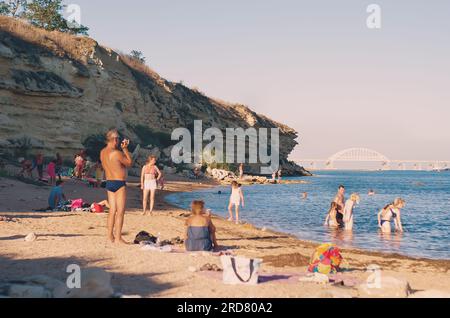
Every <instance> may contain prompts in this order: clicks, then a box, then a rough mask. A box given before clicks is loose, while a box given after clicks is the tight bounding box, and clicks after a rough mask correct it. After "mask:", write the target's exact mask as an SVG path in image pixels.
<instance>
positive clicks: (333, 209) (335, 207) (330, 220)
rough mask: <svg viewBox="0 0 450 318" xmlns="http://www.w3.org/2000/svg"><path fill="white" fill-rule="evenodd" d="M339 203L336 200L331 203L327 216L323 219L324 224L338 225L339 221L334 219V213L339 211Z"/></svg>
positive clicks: (334, 226)
mask: <svg viewBox="0 0 450 318" xmlns="http://www.w3.org/2000/svg"><path fill="white" fill-rule="evenodd" d="M339 209H340V208H339V205H338V204H337V203H336V202H332V203H331V207H330V210H329V211H328V214H327V217H326V219H325V223H324V225H325V226H328V227H332V228H337V227H339V222H338V221H337V219H336V214H337V212H338V211H339Z"/></svg>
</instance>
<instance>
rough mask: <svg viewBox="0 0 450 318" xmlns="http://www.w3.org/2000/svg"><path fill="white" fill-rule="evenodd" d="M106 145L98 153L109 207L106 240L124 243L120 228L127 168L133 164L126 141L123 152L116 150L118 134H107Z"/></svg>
mask: <svg viewBox="0 0 450 318" xmlns="http://www.w3.org/2000/svg"><path fill="white" fill-rule="evenodd" d="M106 139H107V145H106V147H105V148H104V149H103V150H102V152H101V153H100V160H101V162H102V165H103V168H104V170H105V176H106V180H107V182H106V190H107V191H108V202H109V205H110V210H109V215H108V239H109V241H111V242H113V243H122V244H126V242H125V241H124V240H123V238H122V228H123V222H124V216H125V207H126V201H127V190H126V177H127V170H126V169H127V167H130V166H131V165H132V163H133V161H132V158H131V155H130V153H129V152H128V144H129V141H128V140H124V141H123V142H122V144H121V148H122V150H123V151H120V150H118V148H117V147H118V144H119V134H118V133H117V131H115V130H112V131H110V132H108V134H107V136H106Z"/></svg>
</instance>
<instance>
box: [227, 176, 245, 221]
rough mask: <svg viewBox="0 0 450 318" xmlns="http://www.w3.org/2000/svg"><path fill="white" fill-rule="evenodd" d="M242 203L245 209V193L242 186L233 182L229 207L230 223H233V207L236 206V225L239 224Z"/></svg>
mask: <svg viewBox="0 0 450 318" xmlns="http://www.w3.org/2000/svg"><path fill="white" fill-rule="evenodd" d="M241 203H242V207H245V201H244V193H243V192H242V189H241V185H240V184H239V183H237V182H236V181H233V182H232V183H231V197H230V204H229V205H228V212H229V213H230V217H229V218H228V221H230V222H232V221H233V206H234V207H235V211H236V224H239V207H240V206H241Z"/></svg>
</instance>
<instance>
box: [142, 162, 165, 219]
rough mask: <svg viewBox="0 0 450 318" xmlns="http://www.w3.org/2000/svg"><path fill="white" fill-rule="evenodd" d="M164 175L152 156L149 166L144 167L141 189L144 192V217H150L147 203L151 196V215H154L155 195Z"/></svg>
mask: <svg viewBox="0 0 450 318" xmlns="http://www.w3.org/2000/svg"><path fill="white" fill-rule="evenodd" d="M161 176H162V174H161V171H159V169H158V167H157V166H156V157H155V156H150V157H149V158H148V160H147V164H146V165H145V166H144V167H142V173H141V189H142V191H143V202H142V206H143V210H144V213H143V215H148V212H147V203H148V197H149V196H150V215H152V214H153V208H154V206H155V194H156V189H157V188H158V181H159V179H160V178H161Z"/></svg>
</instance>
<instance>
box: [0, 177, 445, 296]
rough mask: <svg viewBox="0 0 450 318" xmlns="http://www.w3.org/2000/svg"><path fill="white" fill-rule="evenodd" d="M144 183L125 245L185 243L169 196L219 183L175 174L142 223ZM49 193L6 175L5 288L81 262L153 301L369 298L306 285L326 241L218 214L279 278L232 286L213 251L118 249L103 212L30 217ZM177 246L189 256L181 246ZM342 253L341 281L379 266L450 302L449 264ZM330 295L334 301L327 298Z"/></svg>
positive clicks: (80, 189) (268, 273) (74, 191)
mask: <svg viewBox="0 0 450 318" xmlns="http://www.w3.org/2000/svg"><path fill="white" fill-rule="evenodd" d="M137 182H138V181H137V180H136V179H134V178H130V182H129V197H128V202H129V204H128V207H127V214H126V217H125V224H124V231H123V234H124V238H125V239H126V240H127V241H132V240H134V237H135V235H136V234H137V233H139V232H140V231H142V230H145V231H147V232H149V233H151V234H154V235H156V234H158V235H159V234H161V239H162V240H166V239H168V240H170V239H172V238H175V237H177V236H178V237H182V236H183V235H184V231H185V224H184V222H185V220H186V217H187V215H188V213H187V210H184V209H181V208H178V207H174V206H173V205H172V204H170V203H168V202H166V199H165V198H166V197H167V195H169V194H175V193H179V192H190V191H191V192H192V191H196V190H200V189H211V188H214V187H216V186H218V184H217V183H216V182H212V181H211V180H202V181H200V182H198V181H194V182H193V181H192V180H187V179H180V178H169V177H168V178H167V182H166V186H167V188H166V190H165V191H164V192H160V194H159V195H157V201H156V204H155V212H154V215H153V216H151V217H143V216H142V215H141V214H142V211H141V208H140V204H141V201H140V200H141V198H140V195H141V194H140V188H138V186H137V185H138V183H137ZM64 187H65V192H66V195H68V197H71V198H75V197H83V198H85V199H86V200H87V201H90V202H95V201H96V200H100V199H102V198H103V197H104V196H105V192H104V189H93V188H88V187H87V186H86V185H85V184H83V183H81V182H77V181H74V180H71V181H68V182H67V184H66V185H65V186H64ZM44 195H45V196H46V195H48V188H45V187H36V186H33V185H28V184H23V183H21V182H18V181H13V180H9V179H8V180H6V179H2V178H0V202H3V203H4V204H3V205H2V208H1V209H0V210H2V212H0V215H2V216H6V217H10V218H13V219H15V222H0V246H1V250H0V264H1V265H2V268H3V270H2V271H0V283H1V282H8V281H14V280H19V281H20V280H21V279H23V278H24V277H29V276H33V275H47V276H50V277H54V278H57V279H60V280H65V279H66V278H67V274H66V267H67V266H68V265H69V264H78V265H80V266H81V267H82V268H100V269H104V270H106V271H108V272H110V273H111V274H112V286H113V289H114V291H115V292H118V293H122V294H124V295H140V296H141V297H148V298H186V299H191V298H206V297H207V298H229V299H233V298H286V297H287V298H311V297H332V296H333V295H340V296H342V297H344V296H345V297H347V296H351V297H362V296H361V295H360V294H359V291H358V289H357V288H350V287H344V288H342V287H337V286H335V285H332V284H327V285H319V284H315V283H308V282H299V277H300V276H301V275H305V274H306V272H307V267H308V265H309V261H310V257H311V255H312V253H313V252H314V250H315V248H316V247H317V246H318V245H319V244H316V243H313V242H308V241H302V240H300V239H298V238H296V237H295V236H293V235H289V234H286V233H281V232H277V231H272V230H266V231H262V230H261V229H258V228H256V227H255V226H253V225H251V224H243V225H235V224H234V223H230V222H228V221H226V220H225V219H224V218H222V217H220V216H217V215H213V221H214V224H215V226H216V228H217V240H218V243H219V245H220V247H221V248H222V249H223V250H228V251H232V252H233V254H234V255H236V256H245V257H248V258H260V259H262V260H263V266H262V267H261V270H260V274H261V275H264V276H265V277H272V278H273V281H268V282H263V283H261V284H258V285H257V286H242V287H241V286H239V287H236V286H228V285H224V284H223V283H222V280H221V276H220V274H219V275H216V276H214V273H208V272H201V271H200V270H199V269H200V268H201V267H202V266H203V265H205V264H216V265H217V266H219V267H221V262H220V258H219V257H217V256H214V255H213V254H211V253H187V252H182V251H180V252H174V253H159V252H149V251H144V250H142V249H141V247H140V246H138V245H128V246H114V245H111V244H109V243H107V242H106V241H107V240H106V219H107V215H106V214H92V213H85V212H73V213H71V212H68V213H40V212H29V211H30V208H31V207H35V206H36V207H37V208H39V205H40V204H42V200H43V198H44ZM5 198H7V199H5ZM11 198H14V200H11ZM3 207H6V209H4V208H3ZM8 209H9V211H7V212H3V210H8ZM18 211H23V212H18ZM30 232H33V233H36V235H37V237H38V239H37V240H36V241H34V242H26V241H25V240H24V238H25V236H27V235H28V234H29V233H30ZM175 248H176V249H177V250H184V249H183V246H182V245H177V246H175ZM342 255H343V257H344V259H345V260H346V263H347V264H348V265H345V267H344V271H343V272H342V273H340V274H339V275H343V277H347V278H348V279H349V280H350V281H352V280H353V281H359V282H364V281H366V279H367V278H368V276H369V275H370V273H368V272H367V268H368V266H370V265H372V264H375V265H378V266H380V267H381V269H382V271H383V275H386V276H390V277H395V278H398V279H402V280H406V281H408V282H409V284H410V285H411V287H412V288H413V289H414V290H431V289H433V290H440V291H443V292H446V293H449V295H450V261H445V260H437V261H435V260H429V259H414V258H410V257H405V256H401V255H387V254H384V253H377V252H368V251H363V250H357V249H343V251H342ZM192 268H193V269H194V271H191V269H192ZM283 277H291V278H283ZM331 292H333V293H334V292H336V293H337V294H333V295H330V294H329V293H331ZM324 293H325V294H324Z"/></svg>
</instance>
